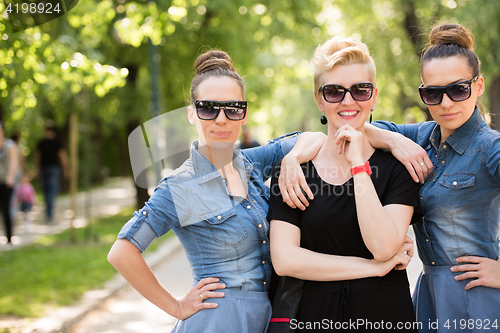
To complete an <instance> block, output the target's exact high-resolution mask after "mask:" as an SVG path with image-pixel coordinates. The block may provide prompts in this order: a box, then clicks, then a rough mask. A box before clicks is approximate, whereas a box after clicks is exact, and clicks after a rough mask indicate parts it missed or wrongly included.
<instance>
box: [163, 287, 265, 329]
mask: <svg viewBox="0 0 500 333" xmlns="http://www.w3.org/2000/svg"><path fill="white" fill-rule="evenodd" d="M220 291H222V292H224V294H225V296H224V297H222V298H209V299H206V300H205V302H209V303H217V304H219V306H218V307H216V308H214V309H203V310H201V311H198V312H197V313H195V314H194V315H192V316H191V317H189V318H187V319H186V320H178V321H177V323H176V324H175V326H174V329H173V330H172V332H173V333H174V332H175V333H194V332H196V333H220V332H234V333H264V332H266V331H267V326H268V325H269V320H270V319H271V303H270V302H269V298H268V295H267V292H257V291H242V290H235V289H229V288H227V289H223V290H220Z"/></svg>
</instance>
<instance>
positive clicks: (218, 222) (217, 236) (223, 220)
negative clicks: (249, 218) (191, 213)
mask: <svg viewBox="0 0 500 333" xmlns="http://www.w3.org/2000/svg"><path fill="white" fill-rule="evenodd" d="M200 215H201V216H200V217H201V219H202V220H203V221H204V222H205V223H206V224H207V225H208V226H209V228H210V232H211V235H212V237H213V239H214V241H215V242H217V243H219V244H222V245H229V246H234V245H236V244H238V243H240V242H242V241H244V240H245V239H246V238H247V237H248V233H247V230H246V228H245V226H244V225H243V223H242V221H241V220H240V218H239V217H238V216H237V215H236V210H235V209H234V208H229V209H227V208H221V209H218V210H214V211H210V212H207V213H204V214H200Z"/></svg>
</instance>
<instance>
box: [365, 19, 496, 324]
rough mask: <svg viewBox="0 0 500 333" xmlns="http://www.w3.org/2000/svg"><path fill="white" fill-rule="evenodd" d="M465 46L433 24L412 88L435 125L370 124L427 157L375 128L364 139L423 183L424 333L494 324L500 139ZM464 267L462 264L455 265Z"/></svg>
mask: <svg viewBox="0 0 500 333" xmlns="http://www.w3.org/2000/svg"><path fill="white" fill-rule="evenodd" d="M472 44H473V36H472V34H471V33H470V32H469V31H468V30H467V29H465V28H464V27H463V26H461V25H459V24H442V25H437V26H435V27H434V28H433V29H432V31H431V32H430V34H429V47H428V48H427V50H426V51H425V53H424V55H423V56H422V61H421V76H422V82H423V84H422V86H421V87H420V89H419V90H420V95H421V98H422V101H423V102H424V103H425V104H427V105H428V107H429V111H430V113H431V115H432V117H433V118H434V120H435V121H433V122H423V123H419V124H410V125H395V124H393V123H387V122H376V126H377V127H380V128H385V129H388V130H390V131H394V132H397V133H400V134H402V135H404V136H405V137H407V138H409V139H411V140H413V141H414V142H416V143H417V144H418V145H419V149H420V150H422V148H423V149H424V150H425V152H424V153H422V154H421V153H419V152H416V153H415V151H416V150H415V147H413V146H412V145H414V143H411V144H410V143H408V141H409V140H407V139H404V138H402V137H401V135H400V134H396V133H392V134H388V133H389V132H386V131H380V130H376V129H373V128H372V129H371V133H370V134H369V135H370V137H371V140H370V142H371V143H372V144H374V145H375V146H378V147H385V148H390V149H391V150H392V152H393V154H395V155H396V156H397V157H398V158H399V159H400V160H401V161H403V162H404V163H405V164H407V167H408V169H409V170H411V169H413V170H412V172H413V173H414V176H417V173H418V174H419V175H420V179H422V180H423V178H424V177H425V175H429V176H428V177H427V178H426V179H425V182H424V183H423V185H422V187H421V189H420V193H419V201H420V214H418V215H417V214H415V216H414V221H415V223H414V225H413V226H414V230H415V234H416V238H417V244H418V251H419V255H420V258H421V259H422V262H423V264H424V271H423V273H422V275H421V276H420V278H419V280H418V283H417V287H416V290H415V293H414V295H413V302H414V306H415V310H416V315H417V320H419V321H420V322H422V323H423V328H424V329H423V330H421V332H450V331H452V332H456V331H460V332H477V331H482V329H489V330H498V327H499V326H500V289H498V288H500V262H499V261H498V255H499V243H500V242H499V234H500V209H499V208H500V205H499V203H500V134H499V133H498V132H496V131H494V130H491V129H490V128H489V127H488V125H487V124H486V123H485V122H484V121H483V119H482V118H481V114H480V110H479V108H478V106H477V98H478V97H479V96H480V95H482V94H483V92H484V79H483V77H482V76H481V74H480V69H479V65H480V62H479V59H478V58H477V56H476V54H475V53H474V52H473V50H472ZM420 147H422V148H420ZM462 263H469V264H464V265H457V264H462ZM461 272H465V273H463V274H461ZM471 279H472V280H471Z"/></svg>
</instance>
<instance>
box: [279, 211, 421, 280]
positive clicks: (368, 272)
mask: <svg viewBox="0 0 500 333" xmlns="http://www.w3.org/2000/svg"><path fill="white" fill-rule="evenodd" d="M270 239H271V243H270V245H271V257H272V259H273V266H274V269H275V270H276V273H277V274H278V275H281V276H285V275H286V276H291V277H295V278H299V279H304V280H312V281H340V280H352V279H360V278H365V277H371V276H384V275H386V274H387V273H388V272H390V271H391V270H392V269H393V268H394V267H396V266H398V265H402V266H399V267H398V269H404V268H406V266H407V265H408V263H409V262H410V259H411V256H412V255H413V244H412V243H411V240H410V239H409V238H408V242H407V243H405V244H404V245H403V246H402V247H401V249H400V251H398V253H396V255H395V256H393V257H392V258H391V259H390V260H388V261H385V262H381V261H377V260H373V259H372V260H370V259H364V258H358V257H349V256H338V255H329V254H323V253H317V252H314V251H310V250H308V249H305V248H302V247H300V229H299V228H298V227H297V226H295V225H293V224H290V223H288V222H284V221H279V220H272V221H271V229H270ZM405 251H406V253H405Z"/></svg>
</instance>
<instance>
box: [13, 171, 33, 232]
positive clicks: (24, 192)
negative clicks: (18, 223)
mask: <svg viewBox="0 0 500 333" xmlns="http://www.w3.org/2000/svg"><path fill="white" fill-rule="evenodd" d="M16 201H17V202H18V203H19V204H20V205H21V208H20V209H19V210H20V211H21V212H23V213H24V225H25V228H24V231H25V232H30V228H31V218H30V212H31V208H32V207H33V206H34V205H35V203H36V193H35V188H34V187H33V185H31V183H30V177H29V176H28V175H27V174H24V175H23V177H22V179H21V184H20V186H19V188H18V189H17V193H16Z"/></svg>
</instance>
